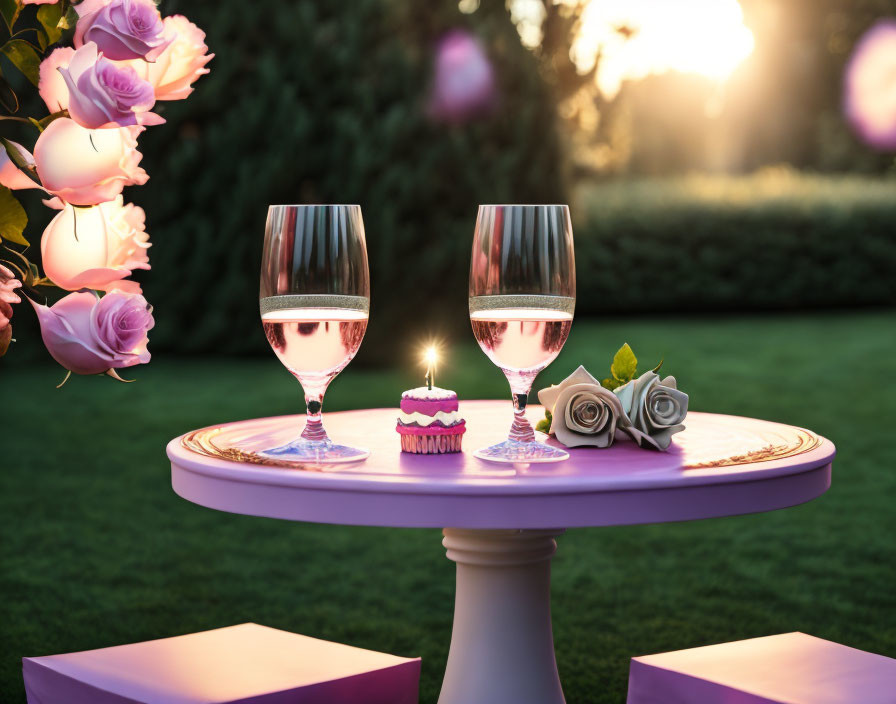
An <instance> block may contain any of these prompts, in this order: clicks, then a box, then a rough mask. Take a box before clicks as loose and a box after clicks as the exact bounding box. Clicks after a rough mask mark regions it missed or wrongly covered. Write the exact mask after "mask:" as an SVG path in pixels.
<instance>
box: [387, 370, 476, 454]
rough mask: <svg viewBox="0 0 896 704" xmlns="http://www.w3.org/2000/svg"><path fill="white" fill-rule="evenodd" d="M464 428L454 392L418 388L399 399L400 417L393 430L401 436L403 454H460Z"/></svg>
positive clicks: (405, 393)
mask: <svg viewBox="0 0 896 704" xmlns="http://www.w3.org/2000/svg"><path fill="white" fill-rule="evenodd" d="M466 425H467V424H466V423H465V422H464V419H463V418H461V417H460V415H458V413H457V394H456V393H454V392H453V391H448V390H447V389H440V388H438V387H437V386H434V387H433V388H431V389H430V388H428V387H426V386H421V387H420V388H418V389H411V390H410V391H405V392H404V393H403V394H402V395H401V413H400V414H399V416H398V426H397V427H396V428H395V429H396V430H397V431H398V434H399V435H401V449H402V451H403V452H413V453H416V454H421V455H437V454H443V453H446V452H460V444H461V439H462V438H463V436H464V432H465V431H466V429H467V428H466Z"/></svg>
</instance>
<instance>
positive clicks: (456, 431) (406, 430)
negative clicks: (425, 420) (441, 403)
mask: <svg viewBox="0 0 896 704" xmlns="http://www.w3.org/2000/svg"><path fill="white" fill-rule="evenodd" d="M395 429H396V430H397V431H398V434H399V435H460V434H462V433H463V432H465V431H466V429H467V424H466V422H465V421H458V422H457V423H455V424H454V425H449V426H445V425H442V424H441V423H433V424H432V425H428V426H426V427H422V426H419V425H405V424H404V423H401V422H399V423H398V425H396V426H395Z"/></svg>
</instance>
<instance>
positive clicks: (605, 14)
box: [572, 0, 754, 97]
mask: <svg viewBox="0 0 896 704" xmlns="http://www.w3.org/2000/svg"><path fill="white" fill-rule="evenodd" d="M626 35H628V37H626ZM753 44H754V42H753V33H752V32H751V31H750V30H749V29H748V28H747V27H746V26H745V25H744V23H743V11H742V10H741V7H740V4H739V3H738V2H737V0H676V1H675V2H670V1H667V0H592V2H591V3H590V4H589V5H588V7H587V8H586V10H585V13H584V15H583V17H582V29H581V33H580V34H579V37H578V39H577V40H576V41H575V43H574V45H573V47H572V56H573V60H574V61H575V62H576V65H577V66H578V67H579V69H580V70H588V69H589V68H591V67H592V66H593V65H594V57H595V56H596V55H597V52H598V51H600V52H601V60H600V64H599V66H598V70H597V83H598V86H599V87H600V89H601V92H602V93H604V95H606V96H608V97H611V96H613V95H615V94H616V93H617V92H618V91H619V88H620V86H621V84H622V82H623V81H624V80H626V79H639V78H644V77H645V76H647V75H649V74H655V73H664V72H666V71H681V72H683V73H696V74H700V75H703V76H707V77H709V78H712V79H715V80H719V81H721V80H724V79H725V78H727V77H728V76H729V75H730V74H731V72H732V71H734V69H735V68H737V66H738V65H739V64H740V63H741V62H742V61H743V60H744V59H745V58H746V57H747V56H749V55H750V54H751V53H752V51H753Z"/></svg>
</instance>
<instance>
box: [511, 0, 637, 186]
mask: <svg viewBox="0 0 896 704" xmlns="http://www.w3.org/2000/svg"><path fill="white" fill-rule="evenodd" d="M591 2H592V0H532V2H529V3H520V2H518V1H517V2H513V1H512V0H511V1H510V2H508V3H507V4H508V6H510V7H511V9H512V16H513V17H514V20H515V22H516V24H517V29H518V31H519V33H520V36H521V38H522V41H523V44H524V45H528V46H529V48H530V49H531V50H532V52H533V54H534V55H535V56H536V57H537V58H538V67H539V71H540V73H541V76H542V79H543V80H544V81H545V83H546V84H547V85H548V87H549V88H550V89H551V91H552V93H553V98H554V102H555V104H556V106H557V112H558V115H559V117H560V118H561V121H562V125H563V128H564V129H563V138H564V144H565V148H566V153H567V163H568V165H569V166H570V167H571V168H572V169H573V170H574V172H575V174H574V175H575V176H582V175H589V174H594V173H595V172H607V171H611V170H615V169H617V168H619V166H620V165H621V164H624V163H625V162H626V161H627V158H628V145H627V143H626V134H625V133H623V132H621V131H620V130H619V129H618V122H619V116H618V112H619V111H618V104H617V103H615V101H613V100H608V99H606V98H605V97H604V95H603V94H602V93H601V92H600V90H598V87H597V83H596V80H595V79H596V76H597V72H598V68H599V66H600V60H601V55H600V50H599V49H598V52H597V54H596V55H595V56H594V57H593V59H594V62H593V64H591V67H590V68H588V69H586V70H581V69H580V67H579V66H578V65H577V63H576V61H574V59H573V46H574V44H575V41H576V38H577V37H578V36H579V34H580V32H581V31H582V22H583V16H584V13H585V11H586V9H587V8H588V6H589V5H590V4H591ZM514 10H515V12H514ZM614 29H615V31H616V32H617V33H618V34H619V35H620V36H622V37H625V38H627V37H629V36H631V34H632V33H633V32H634V31H635V30H634V29H633V28H631V27H628V26H626V25H619V26H618V27H615V28H614Z"/></svg>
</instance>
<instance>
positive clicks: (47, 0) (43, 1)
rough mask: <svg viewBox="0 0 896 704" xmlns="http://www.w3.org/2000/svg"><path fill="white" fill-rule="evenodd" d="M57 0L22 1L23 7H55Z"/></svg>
mask: <svg viewBox="0 0 896 704" xmlns="http://www.w3.org/2000/svg"><path fill="white" fill-rule="evenodd" d="M57 2H59V0H22V4H23V5H55V4H56V3H57Z"/></svg>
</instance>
